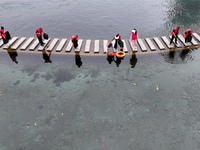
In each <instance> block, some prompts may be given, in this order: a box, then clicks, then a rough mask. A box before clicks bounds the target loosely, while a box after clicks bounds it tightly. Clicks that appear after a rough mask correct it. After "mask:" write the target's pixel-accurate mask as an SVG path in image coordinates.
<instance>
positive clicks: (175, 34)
mask: <svg viewBox="0 0 200 150" xmlns="http://www.w3.org/2000/svg"><path fill="white" fill-rule="evenodd" d="M179 29H180V27H176V28H174V29H173V31H172V33H171V35H172V38H171V41H170V44H172V42H173V40H174V38H175V43H176V44H177V38H178V34H179Z"/></svg>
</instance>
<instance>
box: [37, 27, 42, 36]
mask: <svg viewBox="0 0 200 150" xmlns="http://www.w3.org/2000/svg"><path fill="white" fill-rule="evenodd" d="M42 32H43V30H42V29H41V28H37V29H36V36H37V37H40V36H41V34H42Z"/></svg>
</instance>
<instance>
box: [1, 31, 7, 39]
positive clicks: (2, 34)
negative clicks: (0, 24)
mask: <svg viewBox="0 0 200 150" xmlns="http://www.w3.org/2000/svg"><path fill="white" fill-rule="evenodd" d="M0 33H1V37H3V36H4V37H5V38H6V33H5V30H0Z"/></svg>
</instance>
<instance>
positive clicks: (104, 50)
mask: <svg viewBox="0 0 200 150" xmlns="http://www.w3.org/2000/svg"><path fill="white" fill-rule="evenodd" d="M107 44H108V40H103V52H104V53H107V52H108V48H107V46H106V45H107Z"/></svg>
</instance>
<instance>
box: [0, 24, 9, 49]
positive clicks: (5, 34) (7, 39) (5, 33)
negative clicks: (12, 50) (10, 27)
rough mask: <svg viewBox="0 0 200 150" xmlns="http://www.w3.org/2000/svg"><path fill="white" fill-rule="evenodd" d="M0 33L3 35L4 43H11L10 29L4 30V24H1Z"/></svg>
mask: <svg viewBox="0 0 200 150" xmlns="http://www.w3.org/2000/svg"><path fill="white" fill-rule="evenodd" d="M0 34H1V37H2V39H3V44H7V45H9V44H8V42H9V40H10V34H9V32H8V31H5V30H4V27H3V26H1V30H0Z"/></svg>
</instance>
